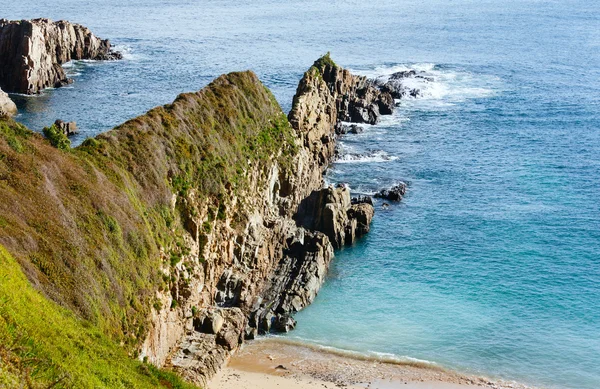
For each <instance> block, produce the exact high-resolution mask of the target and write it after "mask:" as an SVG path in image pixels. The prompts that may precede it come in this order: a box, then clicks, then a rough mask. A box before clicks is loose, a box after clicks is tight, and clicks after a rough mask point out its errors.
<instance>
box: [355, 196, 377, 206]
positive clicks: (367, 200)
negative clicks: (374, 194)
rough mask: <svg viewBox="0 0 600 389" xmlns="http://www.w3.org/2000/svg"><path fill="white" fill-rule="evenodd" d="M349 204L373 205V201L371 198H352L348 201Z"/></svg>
mask: <svg viewBox="0 0 600 389" xmlns="http://www.w3.org/2000/svg"><path fill="white" fill-rule="evenodd" d="M350 203H351V204H352V205H355V204H370V205H373V199H372V198H371V196H358V197H353V198H352V200H350Z"/></svg>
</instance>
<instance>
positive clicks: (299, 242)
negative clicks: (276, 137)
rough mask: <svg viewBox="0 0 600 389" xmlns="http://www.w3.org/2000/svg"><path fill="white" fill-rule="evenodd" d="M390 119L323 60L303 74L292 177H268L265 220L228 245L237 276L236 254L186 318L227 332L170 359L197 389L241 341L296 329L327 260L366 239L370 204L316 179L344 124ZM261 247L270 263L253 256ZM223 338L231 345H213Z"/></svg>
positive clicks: (191, 335) (199, 339) (384, 105)
mask: <svg viewBox="0 0 600 389" xmlns="http://www.w3.org/2000/svg"><path fill="white" fill-rule="evenodd" d="M393 109H394V104H393V99H392V98H391V95H389V94H388V93H383V92H381V91H380V90H379V89H378V88H376V87H375V86H374V85H373V83H372V82H370V81H369V80H367V79H366V78H365V77H361V76H354V75H352V74H350V72H348V71H347V70H345V69H343V68H341V67H339V66H337V65H336V64H335V63H333V61H332V60H331V59H330V57H329V55H327V56H324V57H323V58H321V59H319V60H317V61H316V62H315V64H314V65H313V66H312V67H311V68H310V69H309V70H308V71H307V72H306V73H305V75H304V77H303V78H302V80H301V81H300V84H299V86H298V90H297V93H296V95H295V97H294V103H293V109H292V111H291V112H290V114H289V115H288V120H289V122H290V123H291V125H292V128H293V130H294V133H295V134H296V136H297V137H298V138H297V141H296V143H297V144H298V146H299V153H298V155H297V156H296V158H295V161H294V162H293V165H294V166H297V167H298V169H296V170H292V171H288V172H287V174H284V172H282V171H279V168H277V167H276V168H275V169H274V170H272V171H271V173H270V178H269V179H268V181H269V186H270V188H269V189H268V194H267V196H266V197H267V198H268V199H269V203H270V204H269V206H270V208H271V210H272V211H271V212H272V213H271V215H272V216H270V217H269V218H268V219H267V218H264V216H262V215H261V218H263V222H262V225H251V226H248V229H247V232H245V233H244V235H243V236H241V237H238V238H235V240H236V241H237V242H240V246H239V247H238V248H236V249H235V250H236V251H237V252H238V253H239V254H238V255H240V256H241V258H242V259H243V261H244V266H239V265H236V261H237V260H236V254H235V252H234V256H233V258H232V266H228V267H227V268H225V269H224V271H223V273H222V275H221V276H220V277H219V280H218V282H217V283H216V294H215V300H214V301H215V306H214V307H208V308H204V309H201V310H199V311H198V312H196V313H195V314H194V323H200V322H202V323H215V322H219V323H220V322H221V321H223V322H224V323H225V324H224V325H227V320H226V319H225V318H227V317H229V318H231V319H232V321H231V323H230V325H229V329H221V330H215V326H214V325H212V324H210V325H203V326H198V325H194V329H193V330H191V331H190V330H188V331H186V333H185V335H184V336H183V340H177V343H176V345H174V346H172V347H174V350H175V351H174V352H173V351H172V352H170V353H169V356H168V357H167V359H166V363H167V365H170V366H171V367H173V368H174V369H175V370H176V371H178V372H179V373H180V374H181V375H182V376H184V377H185V378H186V379H188V380H190V381H192V382H196V383H199V384H201V385H203V384H205V382H206V380H207V379H209V378H210V377H211V376H212V375H213V374H214V373H216V372H217V371H218V370H219V368H220V367H221V366H223V365H224V363H225V362H226V361H227V360H228V359H229V357H230V355H231V354H232V352H234V351H235V350H236V349H237V347H238V346H239V345H241V344H242V343H243V340H244V339H253V338H254V337H255V336H256V335H258V334H266V333H269V332H279V331H289V330H291V329H293V328H294V326H295V325H296V322H295V320H294V319H293V317H292V315H293V314H294V313H295V312H298V311H300V310H301V309H303V308H304V307H306V306H307V305H309V304H310V303H311V302H312V301H313V300H314V298H315V297H316V295H317V293H318V291H319V288H320V287H321V285H322V283H323V282H324V280H325V276H326V273H327V269H328V267H329V263H330V262H331V260H332V258H333V255H334V250H335V249H339V248H341V247H342V246H344V245H348V244H352V243H353V242H354V241H355V240H356V239H357V238H359V237H360V236H362V235H364V234H366V233H368V231H369V225H370V222H371V220H372V218H373V215H374V208H373V205H372V202H371V201H370V199H369V200H366V199H363V200H360V201H359V200H357V199H354V201H352V199H351V198H350V191H349V190H348V189H347V188H346V187H344V186H339V187H326V188H323V173H324V172H325V170H326V169H327V167H328V166H329V164H330V163H331V162H333V160H334V158H335V143H336V142H335V139H336V137H337V135H336V128H337V127H338V126H339V123H340V122H341V121H347V120H350V121H353V122H356V123H376V122H377V121H378V120H379V117H380V115H381V114H382V112H383V113H385V114H389V113H391V112H392V111H393ZM273 211H274V212H273ZM265 229H266V230H269V232H268V233H267V232H266V231H265ZM265 244H267V246H268V247H270V249H269V250H270V252H271V254H267V256H268V257H271V258H265V257H263V254H261V253H260V247H264V246H265ZM257 249H258V250H259V251H258V252H257ZM257 254H258V255H257ZM265 260H268V261H270V263H271V264H270V265H269V266H268V268H265V269H264V270H265V271H266V273H265V275H264V276H263V278H261V279H257V280H256V281H249V280H250V279H252V278H253V274H252V271H251V270H250V269H251V267H252V266H256V265H257V264H261V263H265ZM273 260H274V262H273ZM256 282H258V283H259V285H260V286H259V287H258V288H257V289H255V290H252V287H250V285H249V284H251V283H252V284H254V283H256ZM240 318H244V319H240ZM244 323H245V325H244ZM217 327H220V326H217ZM151 334H152V332H151ZM224 338H228V339H229V341H226V342H224V341H219V339H224ZM151 352H152V350H151V349H148V350H147V353H148V354H150V353H151ZM156 356H157V355H156V353H155V355H153V357H156Z"/></svg>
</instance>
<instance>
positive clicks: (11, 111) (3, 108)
mask: <svg viewBox="0 0 600 389" xmlns="http://www.w3.org/2000/svg"><path fill="white" fill-rule="evenodd" d="M16 114H17V106H16V105H15V103H14V102H13V101H12V100H11V99H10V97H9V96H8V94H7V93H5V92H4V91H2V89H0V117H3V116H14V115H16Z"/></svg>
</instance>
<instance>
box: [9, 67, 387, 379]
mask: <svg viewBox="0 0 600 389" xmlns="http://www.w3.org/2000/svg"><path fill="white" fill-rule="evenodd" d="M390 99H391V96H390V95H389V94H387V93H383V92H381V91H380V90H378V89H377V88H376V87H375V86H374V85H373V84H372V83H371V82H369V81H368V80H367V79H365V78H364V77H358V76H353V75H352V74H350V72H348V71H347V70H344V69H342V68H340V67H339V66H337V65H336V64H335V63H333V61H332V60H331V59H330V58H329V56H325V57H323V58H321V59H319V60H318V61H317V62H315V64H314V65H313V66H312V67H311V68H310V69H309V70H308V71H307V72H306V73H305V74H304V77H303V78H302V80H301V81H300V84H299V86H298V89H297V92H296V95H295V97H294V102H293V108H292V110H291V112H290V113H289V115H288V116H286V115H285V114H284V113H283V112H282V111H281V108H280V106H279V104H278V103H277V102H276V100H275V98H274V97H273V95H272V94H271V93H270V92H269V91H268V89H267V88H266V87H264V85H263V84H262V83H261V82H260V81H259V80H258V78H257V77H256V75H255V74H254V73H252V72H240V73H230V74H228V75H224V76H221V77H219V78H217V79H216V80H214V81H213V82H212V83H211V84H209V85H208V86H207V87H205V88H204V89H202V90H201V91H199V92H197V93H186V94H182V95H180V96H178V97H177V99H176V100H175V101H174V102H173V103H172V104H169V105H166V106H163V107H157V108H155V109H153V110H151V111H149V112H148V113H146V114H145V115H142V116H140V117H138V118H135V119H132V120H130V121H128V122H126V123H124V124H123V125H121V126H119V127H117V128H115V129H113V130H111V131H109V132H107V133H104V134H101V135H98V136H97V137H96V138H93V139H88V140H86V141H85V142H84V143H83V144H82V145H81V146H79V147H77V148H75V149H70V142H68V140H67V139H66V136H65V134H64V132H61V131H54V132H52V134H54V135H55V138H56V139H54V140H53V139H50V140H47V139H44V138H43V137H41V135H38V134H34V133H32V132H31V131H28V130H26V129H24V128H23V126H21V125H19V124H17V123H15V122H13V121H12V120H11V119H3V120H4V121H3V122H0V125H2V129H3V130H2V131H0V156H2V158H0V215H1V218H0V251H1V250H2V247H4V248H6V249H7V250H8V252H10V253H11V254H12V255H14V256H15V258H16V259H17V261H18V262H19V263H20V264H21V267H22V269H23V272H24V273H25V274H26V275H27V277H28V279H29V280H30V282H31V284H32V285H34V286H35V287H36V288H37V289H38V290H40V291H42V292H43V293H44V294H45V296H47V297H48V298H50V299H52V300H54V301H56V302H58V303H59V304H60V305H62V306H63V307H65V308H68V309H70V310H71V311H72V312H75V313H76V314H77V315H78V316H79V317H81V318H83V319H85V320H86V323H88V324H86V325H89V326H96V327H97V328H98V329H100V330H101V331H102V332H103V333H106V334H108V335H109V336H110V337H111V339H113V340H114V341H115V342H119V343H120V344H121V345H122V347H123V348H125V349H126V350H128V351H129V352H130V354H131V355H136V356H138V357H139V358H140V359H143V360H147V361H148V362H150V363H152V364H154V365H156V366H167V367H169V368H171V369H173V370H174V371H176V372H177V373H178V374H180V375H181V376H182V377H184V378H185V379H187V380H189V381H191V382H194V383H198V384H202V385H203V384H205V382H206V380H207V379H208V378H209V377H210V376H212V375H213V374H214V373H215V372H216V371H217V370H218V369H219V368H220V367H221V366H222V365H223V364H224V363H225V362H226V361H227V359H228V358H229V356H230V355H231V353H232V352H234V351H235V350H236V349H237V348H238V347H239V345H240V344H241V343H242V342H243V340H244V339H246V338H252V337H254V336H256V335H257V334H262V333H267V332H270V331H288V330H290V329H292V328H293V327H294V326H295V325H296V323H295V321H294V319H293V317H292V316H293V314H294V313H295V312H297V311H299V310H301V309H303V308H304V307H306V306H307V305H308V304H310V303H311V302H312V301H313V300H314V298H315V296H316V295H317V293H318V291H319V288H320V287H321V285H322V283H323V281H324V279H325V275H326V273H327V269H328V267H329V264H330V262H331V260H332V258H333V255H334V249H335V248H339V247H341V246H343V245H345V244H351V243H352V242H354V240H355V239H357V238H358V237H360V236H361V235H363V234H365V233H367V232H368V230H369V223H370V221H371V219H372V217H373V206H372V203H371V202H370V201H369V200H366V199H356V200H354V201H353V200H351V199H350V193H349V190H348V189H347V188H345V187H338V188H333V187H325V188H324V182H323V173H324V171H325V170H326V169H327V167H328V165H329V164H330V163H331V162H332V160H333V158H334V155H335V141H336V137H337V135H336V133H335V128H336V125H337V124H338V122H339V121H340V120H344V121H353V122H357V123H374V122H377V119H378V117H379V115H380V114H382V113H383V112H391V110H392V109H393V104H391V103H390ZM392 101H393V100H392ZM54 127H56V126H54ZM56 128H58V127H56ZM48 133H50V132H48ZM24 194H26V195H24ZM31 314H32V315H36V314H37V313H36V312H31ZM57 341H60V339H57ZM47 363H49V364H51V363H52V362H47ZM64 373H65V374H67V372H64ZM65 376H66V375H65ZM73 379H75V378H73ZM72 384H73V386H78V385H77V382H72ZM79 386H82V385H79Z"/></svg>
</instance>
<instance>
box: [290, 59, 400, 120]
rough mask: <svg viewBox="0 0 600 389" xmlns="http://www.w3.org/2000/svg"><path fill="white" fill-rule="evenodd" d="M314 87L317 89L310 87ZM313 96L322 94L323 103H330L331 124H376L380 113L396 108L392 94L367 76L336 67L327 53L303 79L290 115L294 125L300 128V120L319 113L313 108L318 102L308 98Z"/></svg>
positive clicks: (328, 104) (328, 114) (326, 113)
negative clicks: (337, 122) (340, 122)
mask: <svg viewBox="0 0 600 389" xmlns="http://www.w3.org/2000/svg"><path fill="white" fill-rule="evenodd" d="M315 86H316V87H317V88H316V89H310V88H311V87H315ZM324 88H325V89H327V92H326V91H325V90H324ZM314 96H320V97H319V99H320V100H321V103H323V104H325V105H327V108H328V111H325V112H324V115H325V116H327V117H326V122H325V123H329V125H330V126H332V127H333V126H334V125H335V123H336V121H337V120H341V121H345V122H354V123H368V124H376V123H377V121H378V120H379V116H380V115H383V114H389V113H391V112H392V111H393V110H394V100H393V97H392V96H391V95H390V94H389V93H387V92H385V91H382V90H380V89H379V88H377V86H376V85H375V84H374V83H373V82H372V81H370V80H368V79H367V78H366V77H363V76H355V75H352V74H351V73H350V72H349V71H348V70H345V69H343V68H341V67H339V66H337V65H336V64H335V63H333V61H331V58H329V56H328V55H327V56H324V57H323V58H321V59H319V60H318V61H316V62H315V63H314V65H313V66H312V67H311V69H310V70H309V71H308V72H307V73H306V74H305V77H304V78H303V79H302V80H301V81H300V85H299V86H298V90H297V92H296V96H295V97H294V103H293V108H292V111H291V112H290V115H289V118H290V123H292V125H294V126H297V127H298V126H300V125H301V124H303V123H302V122H298V121H297V120H299V119H302V118H304V117H310V116H311V115H315V113H316V112H318V111H313V110H312V108H316V107H313V106H314V105H315V104H314V103H317V102H314V103H312V102H310V101H309V100H310V99H311V98H313V97H314ZM300 103H304V106H303V108H305V109H306V111H303V110H300V109H299V108H300V107H301V106H302V105H301V104H300ZM317 105H318V103H317ZM309 120H310V119H309ZM305 127H309V126H305Z"/></svg>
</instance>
